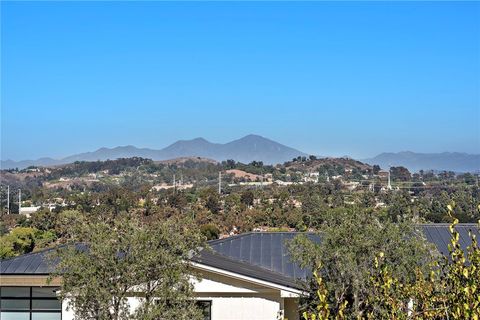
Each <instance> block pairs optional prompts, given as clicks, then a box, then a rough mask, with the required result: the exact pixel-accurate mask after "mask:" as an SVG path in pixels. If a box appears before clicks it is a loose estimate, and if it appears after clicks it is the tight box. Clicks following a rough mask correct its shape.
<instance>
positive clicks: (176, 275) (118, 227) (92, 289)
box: [51, 215, 203, 320]
mask: <svg viewBox="0 0 480 320" xmlns="http://www.w3.org/2000/svg"><path fill="white" fill-rule="evenodd" d="M72 227H73V229H74V231H73V232H72V234H73V238H72V240H73V241H72V243H70V244H69V245H67V246H64V247H61V248H59V249H58V250H56V251H55V253H54V254H52V257H51V259H52V260H51V261H57V262H58V264H57V266H56V271H55V272H54V273H53V274H52V276H51V277H52V278H54V277H61V278H62V290H61V291H60V292H61V297H62V298H68V300H67V301H68V305H69V307H71V308H72V309H73V311H74V313H75V318H76V319H99V320H121V319H128V318H130V317H131V316H132V310H131V306H130V305H129V298H130V299H131V298H132V297H136V298H137V299H139V301H140V305H139V307H137V308H136V310H134V314H133V315H134V318H136V319H159V318H160V315H161V318H162V319H200V311H199V310H198V309H197V308H196V307H195V304H194V300H193V299H192V295H193V288H192V284H191V277H192V270H191V268H190V265H189V262H188V261H189V257H190V256H191V255H192V254H195V252H197V250H198V248H200V247H201V246H202V245H203V236H201V235H200V234H199V233H198V231H197V228H194V227H193V225H192V224H191V223H190V222H189V221H179V220H173V219H170V220H167V221H158V222H153V223H152V224H150V225H142V224H140V223H139V222H138V221H137V220H136V219H135V218H132V217H130V216H127V215H120V216H117V217H116V218H115V219H110V220H105V219H92V221H89V222H87V223H82V224H77V225H74V226H72Z"/></svg>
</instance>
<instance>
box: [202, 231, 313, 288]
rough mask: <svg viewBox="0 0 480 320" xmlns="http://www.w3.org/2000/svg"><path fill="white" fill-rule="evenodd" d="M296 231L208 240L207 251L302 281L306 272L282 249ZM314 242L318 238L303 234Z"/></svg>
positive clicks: (246, 234) (308, 273)
mask: <svg viewBox="0 0 480 320" xmlns="http://www.w3.org/2000/svg"><path fill="white" fill-rule="evenodd" d="M299 234H300V233H299V232H249V233H243V234H240V235H237V236H233V237H229V238H225V239H220V240H213V241H209V245H210V246H211V248H212V249H213V250H214V251H216V252H218V253H219V254H222V255H224V256H227V257H229V258H231V259H234V260H236V261H242V262H245V263H248V264H251V265H254V266H258V267H261V268H264V269H266V270H269V271H272V272H275V273H279V274H282V275H284V276H287V277H289V278H292V279H302V280H305V279H306V278H307V277H308V276H310V274H311V272H310V270H308V269H304V268H301V267H300V266H299V265H298V264H297V263H294V262H293V260H292V258H291V256H290V254H289V252H288V249H287V246H286V243H287V242H288V241H289V240H292V239H293V238H294V237H296V236H297V235H299ZM307 237H309V238H310V239H311V240H313V241H315V242H319V241H320V237H319V236H318V235H317V234H314V233H307Z"/></svg>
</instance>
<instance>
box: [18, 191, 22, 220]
mask: <svg viewBox="0 0 480 320" xmlns="http://www.w3.org/2000/svg"><path fill="white" fill-rule="evenodd" d="M21 211H22V189H18V214H21Z"/></svg>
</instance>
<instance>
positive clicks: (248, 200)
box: [240, 190, 255, 206]
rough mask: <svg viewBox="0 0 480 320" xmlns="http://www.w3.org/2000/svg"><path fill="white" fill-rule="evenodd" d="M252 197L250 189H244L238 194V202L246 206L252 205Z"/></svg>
mask: <svg viewBox="0 0 480 320" xmlns="http://www.w3.org/2000/svg"><path fill="white" fill-rule="evenodd" d="M254 197H255V196H254V194H253V192H252V190H245V191H244V192H242V195H241V196H240V202H241V203H243V204H245V205H246V206H253V200H254Z"/></svg>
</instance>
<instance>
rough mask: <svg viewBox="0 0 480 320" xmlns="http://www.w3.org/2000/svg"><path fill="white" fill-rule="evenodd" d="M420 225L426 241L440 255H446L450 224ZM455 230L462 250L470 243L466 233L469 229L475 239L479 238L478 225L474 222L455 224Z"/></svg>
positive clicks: (449, 237)
mask: <svg viewBox="0 0 480 320" xmlns="http://www.w3.org/2000/svg"><path fill="white" fill-rule="evenodd" d="M420 227H421V228H422V229H423V234H424V235H425V238H426V239H427V241H428V242H430V243H433V244H434V245H435V247H437V250H438V252H440V253H441V254H442V255H444V256H448V254H449V251H448V244H449V243H450V239H451V235H450V230H449V227H450V225H449V224H448V223H430V224H422V225H420ZM455 230H456V231H457V232H458V233H459V234H460V239H459V245H460V248H462V250H463V251H466V250H467V247H468V246H469V245H471V244H472V239H471V238H470V236H469V235H468V232H469V231H471V232H472V234H474V235H475V236H476V238H477V239H479V238H480V230H479V229H478V225H477V224H474V223H460V224H457V226H456V227H455Z"/></svg>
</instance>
